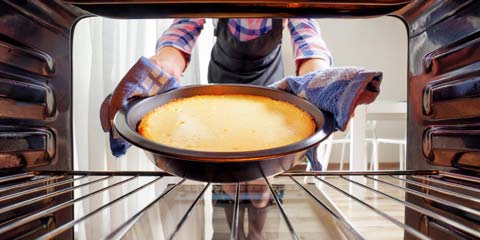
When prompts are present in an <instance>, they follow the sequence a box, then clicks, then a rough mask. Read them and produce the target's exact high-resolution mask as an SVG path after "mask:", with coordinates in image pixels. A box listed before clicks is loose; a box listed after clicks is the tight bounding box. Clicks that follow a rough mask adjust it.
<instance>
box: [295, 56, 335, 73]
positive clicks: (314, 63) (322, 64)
mask: <svg viewBox="0 0 480 240" xmlns="http://www.w3.org/2000/svg"><path fill="white" fill-rule="evenodd" d="M329 67H330V62H329V61H327V60H325V59H321V58H310V59H304V60H302V61H301V62H300V63H299V67H298V75H299V76H302V75H305V74H307V73H309V72H313V71H316V70H321V69H325V68H329Z"/></svg>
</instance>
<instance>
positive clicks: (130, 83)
mask: <svg viewBox="0 0 480 240" xmlns="http://www.w3.org/2000/svg"><path fill="white" fill-rule="evenodd" d="M177 87H179V84H178V82H177V80H176V79H175V77H173V76H171V75H169V74H168V73H166V72H165V71H164V70H163V69H161V68H159V67H158V66H157V65H156V64H154V63H153V62H152V61H150V60H148V59H147V58H145V57H141V58H140V59H139V60H138V62H137V63H136V64H135V65H134V66H133V67H132V68H131V69H130V70H129V71H128V73H127V74H126V75H125V77H124V78H123V79H122V80H121V81H120V82H119V83H118V85H117V87H116V88H115V90H114V91H113V93H112V94H110V95H108V96H107V97H106V98H105V100H104V101H103V103H102V106H101V108H100V122H101V124H102V128H103V130H104V131H105V132H109V133H110V149H111V150H112V154H113V155H114V156H117V157H118V156H121V155H123V154H125V152H126V151H127V149H128V147H129V146H130V145H129V144H128V143H127V142H126V141H124V140H123V139H122V138H120V137H119V136H118V135H116V132H115V131H114V130H113V129H112V120H113V117H114V116H115V114H116V112H117V111H118V110H119V109H120V108H122V107H123V106H125V105H126V104H128V103H129V102H131V101H133V100H135V99H138V98H144V97H149V96H154V95H157V94H160V93H162V92H165V91H169V90H171V89H174V88H177Z"/></svg>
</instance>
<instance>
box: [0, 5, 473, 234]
mask: <svg viewBox="0 0 480 240" xmlns="http://www.w3.org/2000/svg"><path fill="white" fill-rule="evenodd" d="M0 13H1V15H0V19H1V21H0V26H1V27H0V52H1V54H0V171H1V172H0V173H1V175H2V177H0V236H1V237H0V238H2V239H32V238H42V239H49V238H54V237H56V238H58V239H72V238H74V232H75V229H78V228H81V227H82V226H83V227H84V226H85V224H89V225H90V229H94V230H95V229H96V230H95V231H92V232H91V233H89V234H91V235H88V236H75V237H80V238H81V237H87V238H109V239H117V238H136V237H138V236H142V237H144V238H169V239H174V238H176V239H183V238H188V237H187V236H190V235H189V234H191V229H197V228H199V229H197V230H198V231H199V232H200V233H202V234H203V235H202V236H210V237H212V238H216V239H224V238H231V239H239V238H240V239H241V238H242V233H241V230H240V229H241V226H243V225H244V223H243V221H242V219H243V218H242V216H243V214H244V212H245V211H251V212H252V213H251V214H259V215H262V214H265V211H263V210H264V209H265V208H266V206H269V208H268V209H269V212H268V213H267V214H270V215H267V216H273V215H272V214H273V213H276V215H274V216H275V217H267V218H266V220H265V221H267V223H263V225H262V224H260V225H261V226H266V229H267V230H265V232H268V233H269V234H271V235H268V237H267V238H274V239H276V238H293V239H304V238H305V239H310V238H315V237H314V236H319V235H322V236H325V237H326V238H327V237H328V238H333V239H339V238H342V239H364V238H382V237H381V236H376V237H375V235H374V233H375V229H368V228H367V230H365V229H364V228H362V227H361V224H360V226H359V225H358V224H354V223H355V221H354V220H352V219H351V218H347V217H345V215H348V214H347V213H345V211H342V210H339V209H338V207H337V206H336V205H335V204H331V202H332V201H334V202H337V200H336V199H333V200H332V194H334V195H335V194H336V195H338V196H342V197H339V198H338V199H340V200H338V201H341V200H342V199H345V198H348V199H351V200H353V201H354V202H355V204H357V205H358V206H360V207H362V208H358V209H363V212H362V214H364V215H365V216H371V215H374V216H375V217H378V218H379V219H382V221H383V222H381V223H382V224H381V225H380V227H386V226H387V225H393V226H394V227H396V229H397V231H399V232H400V233H401V234H400V235H398V234H392V235H395V236H403V238H405V239H431V238H433V239H478V238H480V212H479V211H480V190H479V189H480V188H479V186H480V181H479V170H480V124H479V123H478V122H479V120H480V107H479V106H480V105H479V103H480V65H479V61H478V60H479V59H480V40H479V39H480V30H479V29H480V28H479V26H480V3H479V2H478V1H455V0H442V1H414V0H413V1H405V0H403V1H401V0H372V1H283V0H272V1H265V2H263V3H261V4H259V3H257V2H255V1H233V0H232V1H227V0H225V1H200V0H192V1H179V2H174V1H154V0H151V1H133V0H128V1H114V0H108V1H107V0H105V1H61V0H55V1H46V0H45V1H41V0H39V1H10V0H2V1H0ZM94 15H99V16H105V17H112V18H121V19H127V18H164V17H198V16H202V17H260V16H261V17H297V16H298V17H299V16H315V17H334V18H366V17H373V16H382V15H391V16H395V17H398V18H399V19H401V20H402V21H403V22H404V23H405V26H406V27H407V29H408V38H409V43H408V126H407V136H408V142H407V148H408V152H407V171H379V172H306V171H290V172H286V173H284V174H281V175H279V176H277V177H275V178H273V179H268V178H266V179H264V181H261V183H258V182H257V183H252V184H248V183H237V184H231V185H220V184H215V183H199V184H197V185H191V184H190V183H191V181H188V180H183V179H180V178H176V177H172V176H169V175H168V174H166V173H162V172H126V171H122V172H113V171H109V172H95V171H73V130H72V91H73V90H72V57H71V52H72V36H73V32H74V27H75V24H76V23H77V22H78V21H79V20H80V19H82V18H85V17H89V16H94ZM388 189H397V190H399V191H400V194H394V193H391V192H389V190H388ZM142 191H144V192H150V193H151V194H150V195H149V196H150V198H149V199H141V202H142V203H144V204H143V205H141V206H137V207H136V208H135V207H131V205H129V204H128V203H131V202H132V201H134V200H132V199H136V198H138V196H137V195H138V194H139V192H142ZM262 194H263V195H262ZM372 194H375V195H379V196H382V197H384V198H386V199H388V201H392V202H394V203H395V204H397V205H394V208H395V209H399V211H400V212H401V213H402V214H401V215H402V217H400V218H399V217H398V216H396V215H390V214H389V213H388V212H387V211H386V210H385V209H383V208H380V207H377V206H376V205H375V202H372V201H369V200H371V196H372ZM105 195H108V196H109V198H108V199H109V201H108V202H106V203H104V204H102V205H94V204H93V203H94V202H98V201H93V200H91V199H94V198H102V197H104V196H105ZM142 196H143V195H142ZM262 198H263V199H264V201H257V202H255V200H262ZM205 199H211V201H207V200H205ZM82 201H91V203H92V204H91V205H92V206H90V207H89V208H88V209H86V210H85V212H84V213H82V214H81V215H75V214H74V208H75V206H76V204H78V203H80V202H82ZM248 201H250V202H249V203H247V202H248ZM212 202H213V203H214V204H212ZM209 204H210V205H211V206H210V207H211V208H213V209H216V208H219V211H225V214H223V215H222V217H221V219H222V220H221V221H219V224H220V225H222V226H223V227H221V229H223V230H218V231H217V229H216V230H215V231H214V230H212V229H209V228H207V227H206V226H207V225H206V224H199V222H201V220H202V219H201V218H202V217H200V216H201V214H200V213H198V212H199V211H203V210H201V209H202V208H201V207H199V206H202V205H209ZM256 204H259V205H260V207H259V205H256ZM298 204H300V205H301V206H302V207H304V208H306V209H310V210H311V211H310V212H312V213H314V214H313V215H305V212H304V211H302V212H301V213H300V211H298V212H297V208H298V206H299V205H298ZM302 204H303V205H302ZM339 204H340V203H339ZM172 209H175V214H173V215H169V214H170V213H171V212H172V211H173V210H172ZM220 209H221V210H220ZM118 211H120V212H121V211H124V213H123V214H124V217H123V218H122V219H121V220H119V219H110V218H109V217H108V216H109V214H112V212H118ZM302 214H303V215H302ZM155 216H156V217H155ZM252 216H254V215H252ZM259 219H261V218H259ZM305 219H308V220H305ZM210 220H211V219H210ZM99 221H101V222H102V223H104V222H108V223H109V224H108V227H107V228H105V227H102V228H100V227H98V228H96V227H97V226H95V225H96V224H95V223H98V222H99ZM203 221H205V219H203ZM271 221H275V224H276V225H278V226H280V227H278V228H277V230H276V231H270V232H269V231H268V226H270V225H269V222H271ZM305 223H307V224H310V225H307V227H305ZM81 224H84V225H81ZM246 224H252V223H251V222H248V221H247V223H245V225H246ZM383 224H384V225H383ZM142 226H144V227H143V228H142ZM145 226H147V227H145ZM148 226H150V227H148ZM152 226H154V227H152ZM217 227H218V225H217ZM157 228H161V229H162V231H161V232H162V234H160V235H158V234H159V233H158V231H153V230H152V229H155V230H156V229H157ZM251 228H252V229H255V228H254V226H252V227H251ZM187 229H188V231H187ZM278 229H280V230H278ZM212 231H213V232H215V233H216V235H215V234H213V233H212ZM251 232H252V234H254V232H255V231H253V230H252V231H251ZM207 233H208V234H210V235H208V234H207ZM212 234H213V235H212ZM372 234H373V235H372ZM252 236H253V235H252ZM387 237H388V236H387ZM382 239H385V238H382Z"/></svg>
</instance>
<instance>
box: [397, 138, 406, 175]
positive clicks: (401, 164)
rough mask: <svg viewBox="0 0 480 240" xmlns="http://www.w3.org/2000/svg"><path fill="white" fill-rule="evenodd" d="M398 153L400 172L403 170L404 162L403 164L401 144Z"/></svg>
mask: <svg viewBox="0 0 480 240" xmlns="http://www.w3.org/2000/svg"><path fill="white" fill-rule="evenodd" d="M398 149H399V150H400V151H399V152H398V153H399V154H398V155H399V160H400V161H399V163H400V170H405V162H404V158H405V157H404V154H405V153H404V151H403V144H399V148H398Z"/></svg>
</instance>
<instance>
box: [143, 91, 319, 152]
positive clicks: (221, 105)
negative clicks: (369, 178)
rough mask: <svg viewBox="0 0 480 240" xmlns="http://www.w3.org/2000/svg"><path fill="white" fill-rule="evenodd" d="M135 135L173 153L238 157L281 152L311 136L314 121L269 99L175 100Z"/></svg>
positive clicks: (149, 118)
mask: <svg viewBox="0 0 480 240" xmlns="http://www.w3.org/2000/svg"><path fill="white" fill-rule="evenodd" d="M138 132H139V133H140V134H141V135H142V136H144V137H145V138H148V139H150V140H152V141H155V142H158V143H161V144H164V145H168V146H171V147H176V148H183V149H190V150H198V151H213V152H236V151H253V150H261V149H268V148H274V147H280V146H284V145H288V144H292V143H295V142H298V141H301V140H303V139H305V138H307V137H309V136H311V135H312V134H313V133H314V132H315V122H314V121H313V119H312V117H311V116H310V115H309V114H308V113H306V112H304V111H303V110H301V109H299V108H298V107H296V106H294V105H292V104H290V103H287V102H284V101H278V100H274V99H271V98H268V97H262V96H255V95H241V94H226V95H199V96H194V97H188V98H180V99H175V100H173V101H171V102H169V103H166V104H164V105H162V106H160V107H157V108H155V109H154V110H152V111H150V112H149V113H147V114H146V115H145V116H144V117H143V118H142V119H141V121H140V124H139V126H138Z"/></svg>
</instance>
